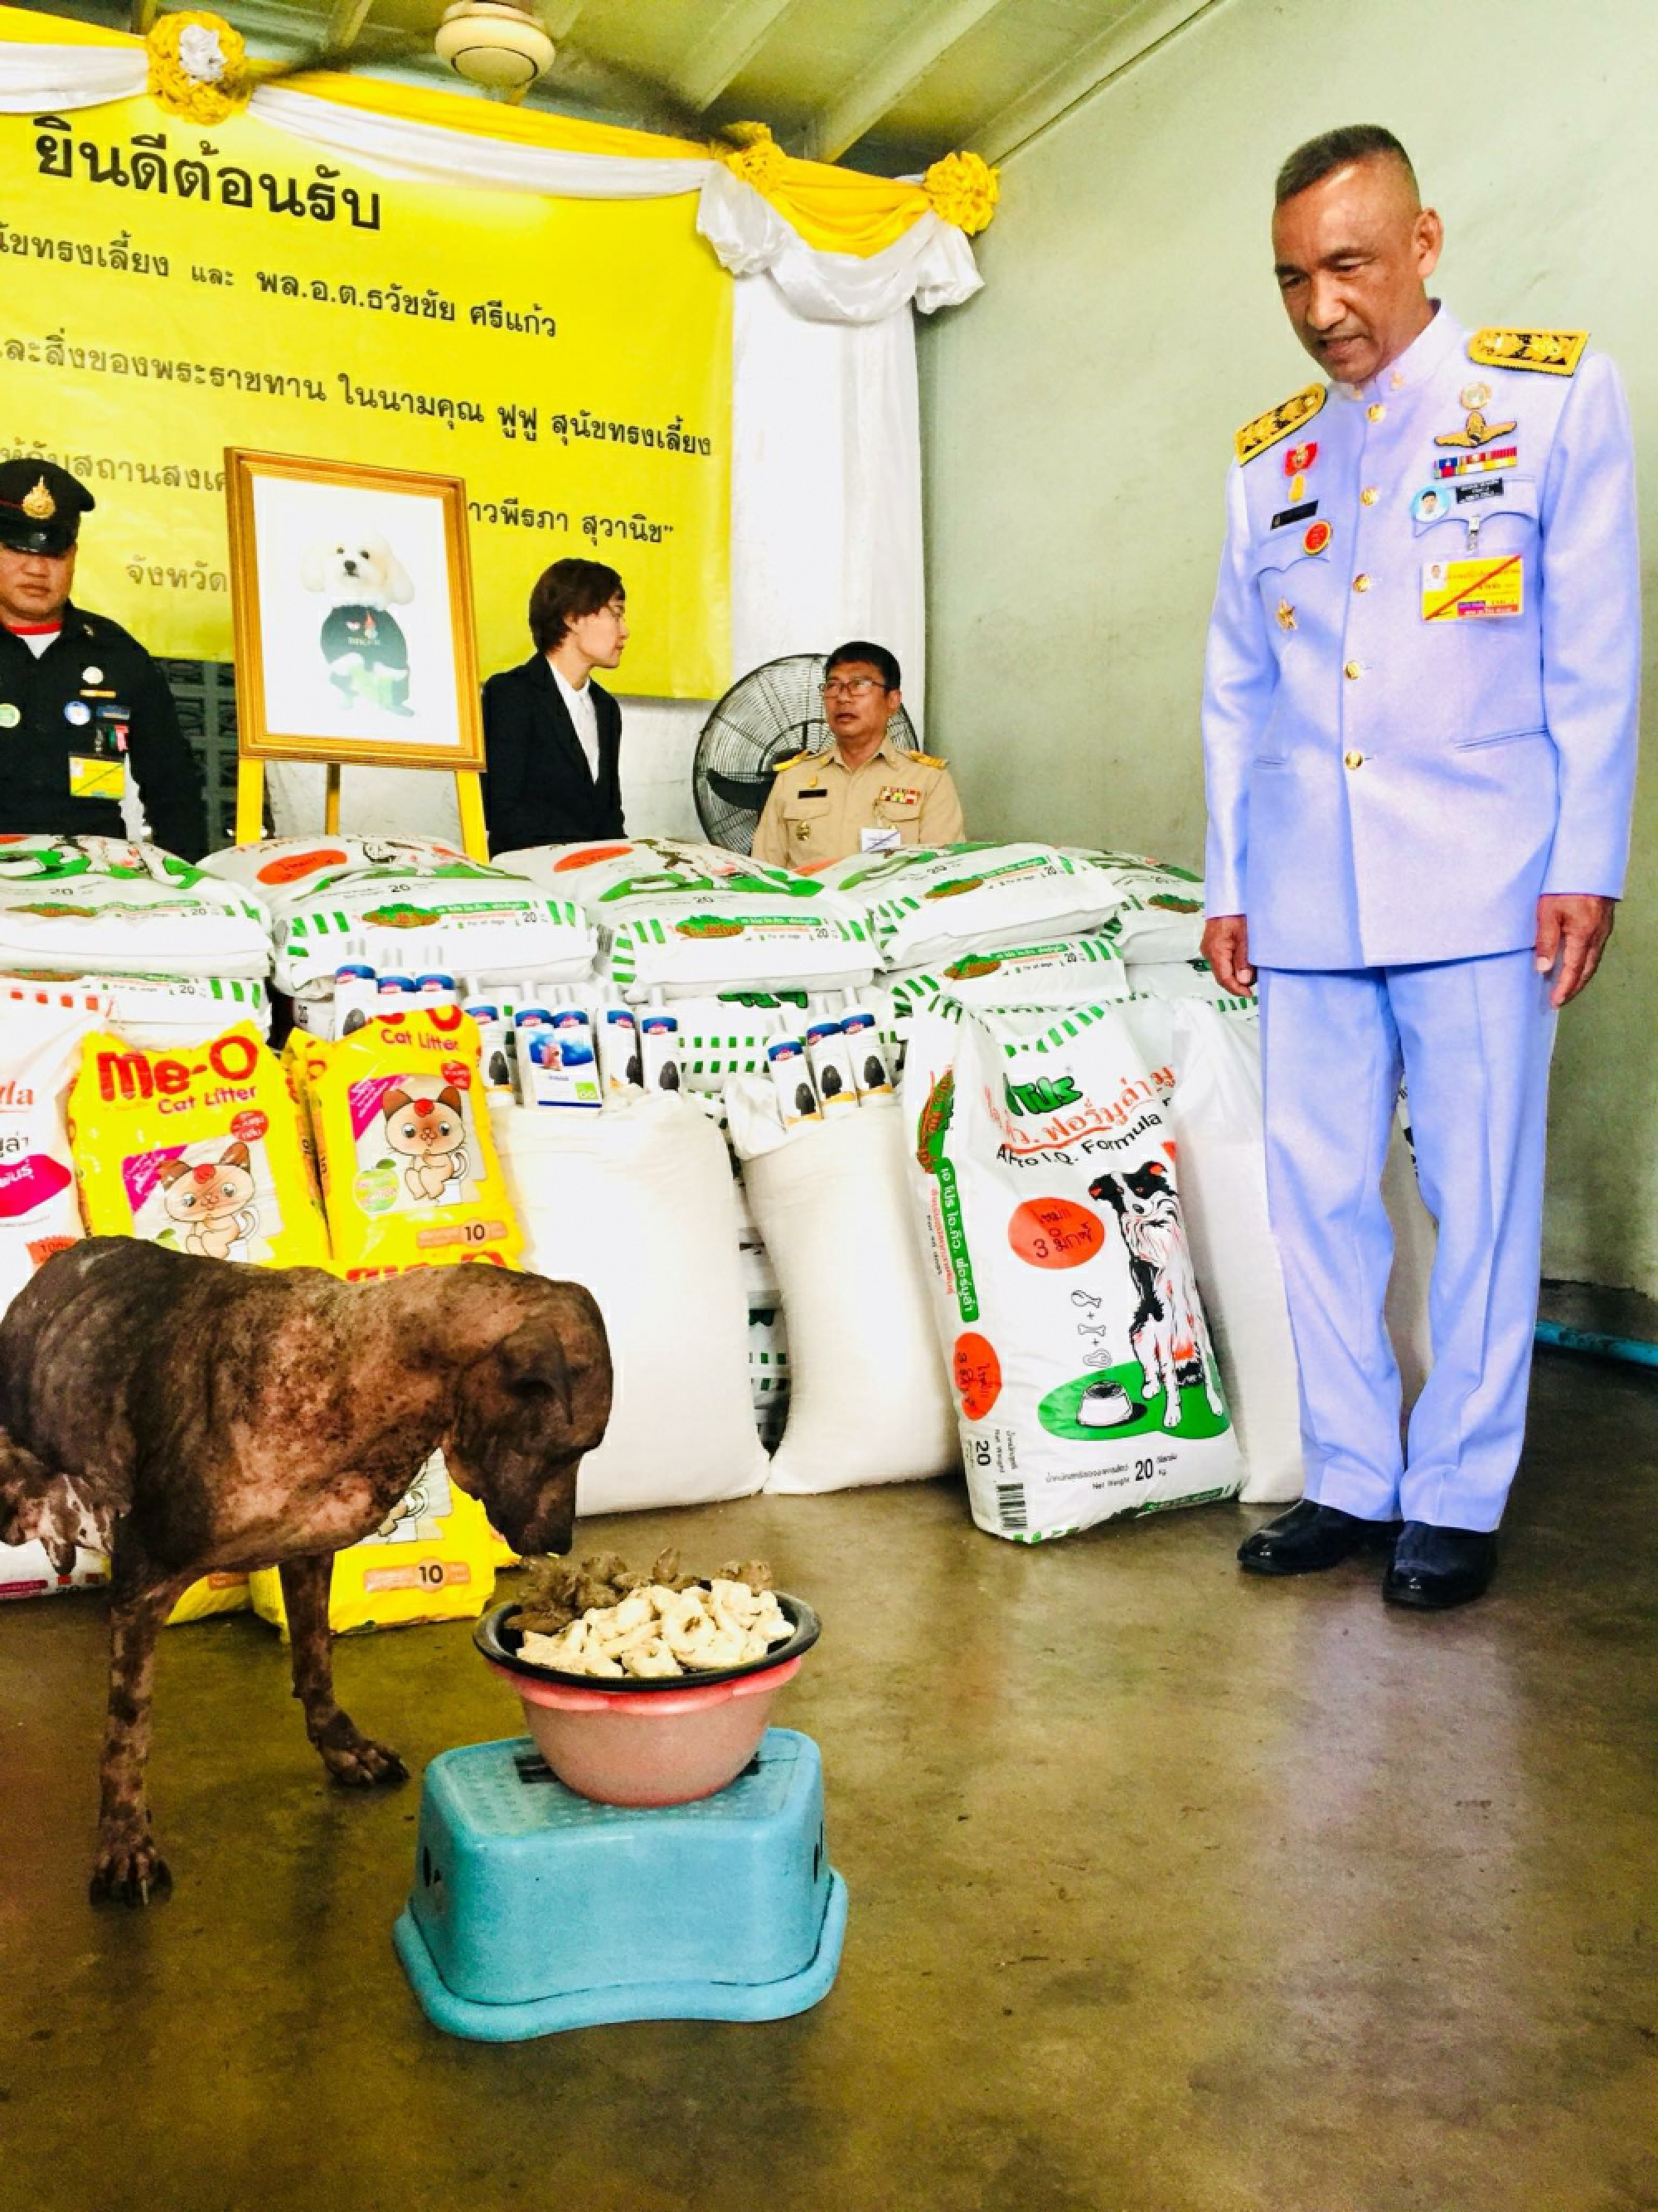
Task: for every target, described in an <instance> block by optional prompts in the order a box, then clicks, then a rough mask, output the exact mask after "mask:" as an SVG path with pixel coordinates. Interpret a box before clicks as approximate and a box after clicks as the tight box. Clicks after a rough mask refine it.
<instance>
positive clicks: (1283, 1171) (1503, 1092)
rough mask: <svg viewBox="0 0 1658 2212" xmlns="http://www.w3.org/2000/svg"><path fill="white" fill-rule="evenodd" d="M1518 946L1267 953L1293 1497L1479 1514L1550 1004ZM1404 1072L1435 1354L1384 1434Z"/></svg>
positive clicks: (1510, 1368)
mask: <svg viewBox="0 0 1658 2212" xmlns="http://www.w3.org/2000/svg"><path fill="white" fill-rule="evenodd" d="M1551 984H1552V978H1551V977H1549V976H1546V975H1539V974H1538V973H1537V969H1536V965H1535V962H1534V960H1533V954H1532V952H1531V951H1530V950H1529V949H1527V951H1523V952H1503V953H1497V954H1494V955H1491V956H1490V957H1486V958H1484V959H1478V960H1450V961H1443V962H1434V963H1429V964H1426V965H1423V966H1411V967H1405V968H1361V969H1339V970H1328V969H1308V970H1303V969H1284V968H1279V969H1263V970H1262V971H1261V974H1260V986H1259V988H1260V1006H1261V1033H1262V1053H1263V1062H1264V1078H1265V1086H1266V1182H1267V1194H1268V1200H1269V1204H1270V1207H1271V1213H1272V1232H1273V1237H1274V1239H1275V1241H1276V1243H1277V1245H1278V1257H1279V1260H1280V1261H1281V1263H1282V1267H1283V1270H1284V1291H1285V1294H1286V1296H1287V1298H1288V1301H1289V1309H1290V1323H1291V1329H1292V1331H1293V1333H1294V1336H1295V1344H1296V1357H1297V1365H1298V1367H1299V1370H1300V1378H1301V1430H1302V1449H1303V1461H1304V1469H1305V1477H1306V1481H1305V1495H1306V1496H1307V1497H1308V1498H1313V1499H1315V1500H1316V1501H1317V1502H1318V1503H1319V1504H1324V1505H1336V1506H1339V1507H1341V1508H1342V1510H1344V1511H1345V1512H1348V1513H1357V1514H1358V1515H1360V1516H1363V1518H1364V1519H1366V1520H1370V1521H1386V1520H1390V1519H1393V1518H1394V1517H1395V1516H1402V1517H1403V1518H1404V1519H1405V1520H1407V1521H1425V1522H1430V1524H1431V1525H1433V1526H1434V1527H1436V1528H1473V1529H1490V1528H1496V1526H1497V1522H1499V1521H1500V1520H1501V1518H1502V1516H1503V1504H1504V1503H1505V1501H1506V1499H1507V1498H1508V1493H1509V1484H1510V1483H1511V1482H1512V1480H1514V1471H1515V1465H1516V1463H1517V1462H1518V1460H1519V1457H1520V1447H1521V1442H1522V1440H1523V1438H1524V1435H1525V1426H1526V1393H1527V1384H1528V1383H1529V1380H1530V1375H1531V1355H1532V1340H1533V1330H1534V1328H1535V1327H1536V1320H1537V1297H1538V1277H1539V1273H1540V1254H1541V1243H1542V1211H1543V1157H1544V1146H1545V1137H1546V1121H1547V1109H1548V1080H1549V1059H1550V1055H1551V1054H1552V1050H1553V1047H1554V1031H1555V1016H1554V1012H1553V1009H1552V1007H1551V1006H1550V1005H1549V1003H1548V994H1549V990H1550V987H1551ZM1401 1076H1402V1077H1403V1079H1404V1081H1405V1084H1406V1089H1407V1091H1408V1093H1409V1098H1410V1116H1411V1124H1412V1132H1413V1134H1414V1138H1415V1143H1416V1156H1417V1168H1418V1175H1419V1177H1420V1180H1421V1185H1422V1194H1423V1197H1424V1200H1426V1202H1427V1206H1428V1210H1429V1212H1430V1213H1432V1214H1433V1216H1434V1217H1435V1218H1436V1220H1437V1222H1438V1224H1439V1250H1438V1255H1437V1258H1436V1261H1435V1264H1434V1271H1433V1279H1432V1283H1431V1286H1430V1293H1429V1304H1428V1311H1429V1322H1430V1333H1431V1336H1432V1342H1433V1367H1432V1371H1431V1373H1430V1376H1429V1378H1428V1382H1427V1384H1426V1386H1425V1388H1424V1390H1423V1393H1422V1395H1421V1398H1420V1399H1419V1400H1418V1403H1417V1406H1416V1408H1415V1411H1414V1413H1412V1417H1411V1423H1410V1434H1409V1439H1408V1444H1407V1446H1406V1448H1404V1449H1401V1444H1400V1379H1399V1369H1398V1365H1397V1364H1396V1362H1395V1360H1394V1354H1393V1348H1392V1346H1391V1345H1390V1343H1389V1341H1388V1331H1387V1327H1386V1324H1385V1322H1384V1319H1383V1313H1382V1308H1383V1303H1384V1300H1385V1298H1386V1296H1387V1290H1388V1273H1389V1270H1390V1267H1391V1265H1392V1261H1393V1233H1392V1231H1391V1230H1390V1228H1389V1227H1388V1217H1387V1214H1386V1212H1385V1211H1384V1210H1383V1207H1382V1194H1381V1186H1382V1164H1383V1161H1384V1160H1385V1158H1386V1156H1387V1150H1388V1139H1389V1134H1390V1132H1391V1128H1392V1124H1393V1121H1394V1110H1395V1107H1396V1104H1397V1101H1398V1097H1399V1086H1400V1078H1401Z"/></svg>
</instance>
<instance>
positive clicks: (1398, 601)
mask: <svg viewBox="0 0 1658 2212" xmlns="http://www.w3.org/2000/svg"><path fill="white" fill-rule="evenodd" d="M1640 665H1641V641H1640V568H1639V560H1638V555H1637V544H1636V526H1635V489H1634V463H1633V452H1632V447H1631V438H1630V428H1629V418H1628V415H1627V412H1626V410H1625V404H1624V397H1623V392H1622V390H1621V388H1620V386H1619V381H1618V376H1617V372H1616V371H1615V369H1614V368H1613V367H1612V363H1611V362H1609V361H1608V360H1607V359H1606V357H1605V356H1603V355H1600V354H1594V353H1586V352H1585V351H1584V335H1583V333H1582V332H1581V331H1479V332H1478V333H1477V334H1476V335H1475V336H1474V337H1472V338H1470V337H1469V336H1468V334H1467V332H1466V331H1464V330H1462V329H1461V326H1460V325H1458V324H1457V323H1456V322H1455V320H1454V319H1453V318H1452V317H1451V315H1450V314H1449V313H1448V312H1447V311H1446V310H1445V309H1444V308H1443V307H1440V308H1439V309H1438V311H1437V313H1436V314H1435V316H1434V319H1433V320H1432V322H1430V324H1429V325H1428V327H1427V328H1426V330H1424V331H1423V332H1422V333H1421V335H1420V336H1419V337H1418V338H1417V339H1416V340H1415V342H1414V343H1412V345H1411V346H1410V347H1409V348H1408V349H1406V351H1405V352H1404V353H1403V354H1401V355H1400V357H1399V358H1398V360H1397V361H1395V362H1392V363H1391V364H1390V365H1389V366H1388V368H1385V369H1383V370H1382V374H1380V375H1379V376H1378V377H1377V378H1376V380H1374V381H1373V382H1372V383H1370V384H1368V385H1364V386H1351V385H1331V386H1327V385H1319V384H1315V385H1312V386H1309V387H1308V388H1307V390H1305V391H1304V392H1298V393H1297V395H1296V396H1295V397H1294V398H1292V399H1290V400H1286V401H1285V402H1284V405H1283V406H1281V407H1278V408H1275V409H1273V410H1272V412H1271V413H1270V414H1268V415H1266V416H1261V417H1260V418H1259V419H1258V420H1257V421H1256V422H1252V423H1250V424H1248V426H1247V427H1246V428H1244V429H1243V430H1241V431H1240V432H1239V433H1238V437H1237V459H1236V462H1235V464H1234V465H1233V468H1232V470H1231V472H1230V477H1229V479H1228V483H1227V535H1226V548H1225V552H1224V556H1223V558H1222V563H1221V573H1220V584H1219V588H1218V592H1217V594H1216V599H1215V605H1214V612H1213V616H1212V620H1211V623H1210V630H1209V650H1208V660H1207V671H1206V685H1205V695H1204V752H1205V760H1206V773H1207V779H1208V795H1209V846H1208V860H1207V884H1206V902H1207V907H1208V911H1209V912H1210V914H1212V915H1229V914H1242V915H1246V916H1247V917H1248V924H1249V953H1250V957H1251V959H1252V960H1253V961H1254V962H1255V963H1257V964H1258V965H1260V966H1263V967H1268V968H1273V967H1276V968H1301V969H1311V968H1327V969H1335V968H1363V967H1380V966H1395V965H1402V964H1404V963H1413V962H1418V961H1442V960H1453V959H1464V958H1471V957H1476V956H1479V955H1482V954H1486V953H1492V952H1503V951H1516V950H1519V949H1520V948H1521V947H1523V946H1526V945H1530V944H1531V943H1532V942H1533V936H1534V933H1535V927H1536V902H1537V900H1538V898H1539V896H1540V895H1541V894H1543V893H1545V892H1552V891H1563V892H1565V891H1576V892H1597V893H1599V894H1600V895H1602V896H1607V897H1614V898H1615V897H1618V896H1620V895H1621V893H1622V890H1623V886H1624V870H1625V863H1626V860H1627V857H1628V848H1629V827H1630V813H1631V803H1632V796H1633V787H1634V779H1635V753H1636V733H1637V704H1638V688H1639V672H1640Z"/></svg>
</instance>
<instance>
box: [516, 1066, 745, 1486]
mask: <svg viewBox="0 0 1658 2212" xmlns="http://www.w3.org/2000/svg"><path fill="white" fill-rule="evenodd" d="M490 1127H491V1128H492V1129H493V1131H494V1133H495V1145H496V1148H497V1150H498V1152H499V1153H500V1155H501V1167H502V1170H503V1171H504V1172H505V1175H506V1177H507V1188H508V1189H509V1191H510V1192H511V1194H512V1198H513V1205H514V1207H515V1209H516V1211H517V1214H518V1219H519V1226H520V1228H521V1229H522V1230H523V1231H524V1237H525V1267H529V1268H531V1269H533V1270H535V1271H536V1272H537V1273H540V1274H544V1275H551V1276H554V1277H557V1278H562V1279H567V1280H569V1281H572V1282H577V1283H585V1284H586V1286H587V1288H588V1289H589V1290H590V1291H592V1294H593V1296H594V1297H596V1298H597V1299H598V1304H599V1308H600V1310H601V1311H602V1312H603V1314H604V1325H605V1328H606V1329H607V1330H608V1332H609V1334H610V1357H611V1360H612V1362H613V1363H614V1365H615V1370H616V1398H615V1403H614V1407H613V1408H612V1411H611V1414H610V1428H609V1430H608V1431H607V1432H606V1434H605V1437H604V1443H602V1444H601V1445H600V1446H599V1448H598V1450H597V1451H594V1452H590V1453H589V1454H588V1455H587V1456H586V1459H585V1460H583V1462H582V1463H581V1473H580V1480H579V1486H578V1489H577V1497H576V1503H577V1508H578V1510H580V1512H581V1513H583V1514H592V1513H622V1512H629V1511H634V1510H644V1509H647V1508H654V1507H659V1506H667V1505H699V1504H706V1503H708V1501H710V1500H712V1499H714V1498H745V1497H747V1496H749V1495H750V1492H754V1491H756V1490H758V1489H759V1488H760V1486H761V1485H762V1482H764V1480H765V1479H766V1455H765V1453H764V1451H763V1450H762V1448H761V1443H760V1439H759V1437H758V1436H757V1435H756V1432H755V1425H754V1413H753V1407H752V1401H751V1399H750V1389H749V1344H748V1337H749V1306H748V1300H747V1297H745V1295H744V1287H743V1279H742V1268H741V1262H740V1261H739V1258H738V1241H737V1209H736V1200H735V1198H734V1197H733V1195H732V1171H731V1163H730V1161H729V1159H728V1158H727V1157H726V1145H725V1139H723V1138H722V1137H721V1136H720V1132H719V1130H718V1128H717V1127H715V1126H714V1122H713V1121H711V1120H710V1119H709V1117H708V1115H706V1114H704V1113H703V1112H702V1111H701V1109H699V1108H698V1107H697V1106H696V1105H695V1104H694V1103H691V1102H690V1101H689V1099H685V1098H681V1097H676V1096H674V1095H673V1094H672V1093H670V1092H666V1091H652V1092H648V1093H647V1092H641V1094H640V1096H639V1097H637V1098H636V1099H629V1101H628V1102H627V1103H625V1104H620V1105H607V1106H605V1107H604V1109H602V1111H600V1112H598V1113H596V1114H595V1113H580V1112H578V1111H575V1110H574V1109H559V1108H556V1107H525V1106H514V1105H513V1104H511V1103H509V1102H507V1100H505V1099H500V1098H497V1099H492V1100H491V1101H490Z"/></svg>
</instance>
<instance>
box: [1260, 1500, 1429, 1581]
mask: <svg viewBox="0 0 1658 2212" xmlns="http://www.w3.org/2000/svg"><path fill="white" fill-rule="evenodd" d="M1398 1528H1399V1523H1398V1522H1397V1521H1361V1520H1360V1519H1359V1517H1358V1516H1357V1513H1344V1512H1343V1511H1342V1510H1341V1508H1340V1507H1339V1505H1319V1504H1315V1503H1314V1501H1313V1500H1312V1499H1311V1498H1303V1499H1302V1501H1301V1503H1300V1504H1299V1505H1292V1506H1291V1508H1290V1510H1289V1511H1288V1512H1287V1513H1280V1514H1279V1515H1278V1519H1277V1520H1276V1521H1269V1522H1267V1523H1266V1527H1265V1528H1257V1529H1256V1531H1255V1533H1254V1535H1253V1536H1246V1537H1245V1538H1244V1540H1243V1541H1242V1543H1241V1544H1240V1545H1239V1546H1238V1565H1240V1566H1241V1567H1242V1568H1243V1569H1244V1570H1245V1571H1246V1572H1247V1573H1249V1574H1252V1575H1316V1574H1321V1573H1322V1571H1323V1570H1324V1569H1325V1568H1326V1567H1338V1566H1339V1565H1340V1564H1341V1562H1342V1561H1343V1560H1344V1559H1351V1557H1352V1555H1353V1553H1355V1552H1362V1551H1363V1549H1364V1547H1366V1545H1368V1544H1375V1543H1378V1542H1382V1541H1386V1540H1389V1539H1391V1538H1392V1537H1393V1536H1394V1535H1395V1534H1397V1532H1398Z"/></svg>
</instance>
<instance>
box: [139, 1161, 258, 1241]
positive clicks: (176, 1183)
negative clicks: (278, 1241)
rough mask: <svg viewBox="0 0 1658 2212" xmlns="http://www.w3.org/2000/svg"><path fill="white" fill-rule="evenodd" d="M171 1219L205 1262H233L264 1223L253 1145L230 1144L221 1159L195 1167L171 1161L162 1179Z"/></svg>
mask: <svg viewBox="0 0 1658 2212" xmlns="http://www.w3.org/2000/svg"><path fill="white" fill-rule="evenodd" d="M158 1180H159V1181H160V1182H161V1188H162V1189H163V1190H164V1191H165V1192H166V1194H167V1195H166V1197H165V1199H164V1200H162V1204H163V1206H164V1207H165V1208H166V1212H167V1219H168V1220H169V1221H176V1222H177V1223H178V1224H179V1227H180V1228H181V1229H183V1231H184V1232H185V1236H184V1249H185V1251H186V1252H193V1253H195V1254H196V1255H197V1257H198V1258H200V1259H203V1260H228V1259H231V1258H232V1257H234V1253H235V1248H236V1246H237V1245H238V1244H240V1243H245V1242H246V1239H247V1238H248V1237H252V1236H254V1235H255V1234H256V1233H257V1232H258V1226H259V1215H258V1208H257V1207H256V1206H254V1204H253V1176H252V1170H251V1169H250V1168H249V1166H248V1158H247V1146H246V1145H243V1144H229V1145H227V1146H225V1149H224V1150H223V1152H221V1153H220V1155H219V1157H218V1158H217V1159H216V1160H198V1161H197V1163H196V1164H195V1165H194V1166H193V1167H191V1166H190V1165H188V1164H186V1163H185V1161H183V1160H169V1161H168V1162H167V1165H166V1166H165V1167H164V1168H163V1169H162V1170H161V1175H160V1176H159V1178H158Z"/></svg>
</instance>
